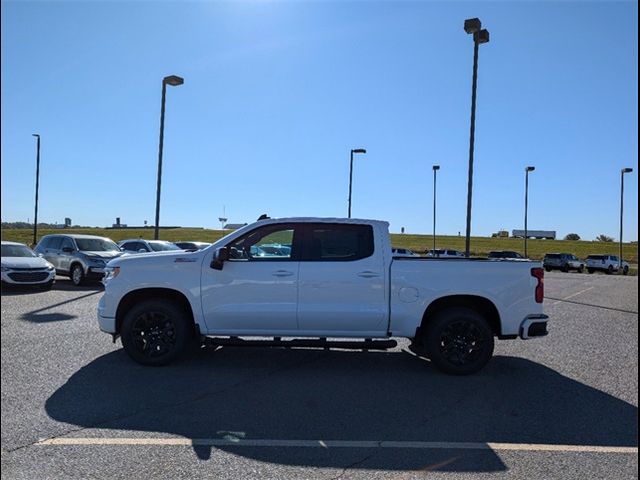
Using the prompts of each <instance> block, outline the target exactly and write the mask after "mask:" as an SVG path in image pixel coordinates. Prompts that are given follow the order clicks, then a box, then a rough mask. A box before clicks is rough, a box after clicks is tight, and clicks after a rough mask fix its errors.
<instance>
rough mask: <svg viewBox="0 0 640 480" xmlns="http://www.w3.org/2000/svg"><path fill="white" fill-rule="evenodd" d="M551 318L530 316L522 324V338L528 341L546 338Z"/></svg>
mask: <svg viewBox="0 0 640 480" xmlns="http://www.w3.org/2000/svg"><path fill="white" fill-rule="evenodd" d="M548 321H549V317H548V316H547V315H544V314H542V313H541V314H537V315H528V316H527V317H526V318H525V319H524V320H523V321H522V323H521V324H520V338H522V339H523V340H527V339H529V338H533V337H544V336H545V335H547V334H548V333H549V332H548V331H547V322H548Z"/></svg>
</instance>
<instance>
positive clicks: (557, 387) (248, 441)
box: [1, 272, 638, 480]
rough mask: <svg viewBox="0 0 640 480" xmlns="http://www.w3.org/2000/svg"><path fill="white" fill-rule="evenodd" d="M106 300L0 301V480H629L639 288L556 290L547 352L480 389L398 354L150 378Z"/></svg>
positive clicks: (281, 359)
mask: <svg viewBox="0 0 640 480" xmlns="http://www.w3.org/2000/svg"><path fill="white" fill-rule="evenodd" d="M101 290H102V289H101V287H100V286H99V285H95V286H90V287H84V288H81V289H77V288H74V287H72V286H71V284H70V282H69V281H68V280H66V279H64V278H60V279H59V280H58V282H57V284H56V285H55V286H54V289H53V290H52V291H50V292H43V293H22V292H15V291H3V293H2V349H1V355H2V478H7V479H29V480H33V479H48V478H51V479H61V478H83V479H84V478H158V479H165V478H166V479H175V478H234V479H236V478H261V479H262V478H285V477H286V478H325V479H337V478H341V479H343V478H357V479H377V478H387V479H408V478H426V477H429V478H456V479H457V478H464V479H466V478H503V477H509V478H523V479H525V478H527V479H528V478H575V479H580V480H582V479H584V478H590V479H591V478H603V479H604V478H607V479H610V478H637V472H638V450H637V447H638V436H637V419H638V277H621V276H606V275H587V274H576V273H570V274H566V273H555V272H553V273H548V274H546V296H547V299H546V301H545V310H546V313H548V314H549V315H550V317H551V323H550V328H549V330H550V334H549V336H547V337H545V338H542V339H536V340H531V341H526V342H525V341H521V340H512V341H502V342H497V345H496V352H495V358H494V359H493V360H492V361H491V362H490V364H489V365H488V366H487V367H486V368H485V369H484V370H483V371H481V372H480V373H479V374H477V375H474V376H470V377H451V376H446V375H443V374H441V373H439V372H437V371H436V370H435V369H434V368H433V367H432V366H431V365H430V364H429V362H428V361H425V360H422V359H420V358H417V357H415V356H413V355H412V354H410V353H409V352H407V351H406V347H407V343H406V342H404V341H401V342H399V346H398V347H397V348H396V349H394V350H392V351H388V352H361V351H356V352H353V351H338V350H332V351H325V350H314V349H294V350H285V349H254V348H229V347H227V348H222V349H219V350H216V351H212V350H201V351H197V352H194V353H193V354H191V355H190V356H189V357H188V358H186V359H184V360H183V361H181V362H179V363H177V364H175V365H172V366H169V367H164V368H148V367H147V368H146V367H142V366H139V365H137V364H134V363H132V362H131V361H130V360H129V359H128V357H127V356H126V355H125V354H124V352H123V351H122V350H121V348H120V343H119V342H118V343H117V344H112V343H111V339H110V337H109V336H107V335H105V334H103V333H100V332H99V331H98V328H97V324H96V320H95V311H96V305H97V302H98V299H99V297H100V295H101Z"/></svg>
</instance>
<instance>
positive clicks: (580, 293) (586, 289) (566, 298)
mask: <svg viewBox="0 0 640 480" xmlns="http://www.w3.org/2000/svg"><path fill="white" fill-rule="evenodd" d="M593 288H594V287H588V288H585V289H584V290H580V291H579V292H576V293H574V294H572V295H569V296H568V297H564V298H563V299H562V300H558V301H557V302H555V303H554V304H553V305H557V304H559V303H561V302H564V301H565V300H569V299H570V298H573V297H577V296H578V295H582V294H583V293H584V292H588V291H589V290H593Z"/></svg>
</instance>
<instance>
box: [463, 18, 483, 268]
mask: <svg viewBox="0 0 640 480" xmlns="http://www.w3.org/2000/svg"><path fill="white" fill-rule="evenodd" d="M464 31H465V32H467V33H468V34H473V82H472V84H471V127H470V131H469V179H468V182H467V235H466V239H465V256H467V257H468V256H469V247H470V243H471V192H472V190H473V143H474V140H475V130H476V87H477V85H478V47H479V46H480V44H482V43H488V42H489V31H488V30H486V29H482V23H481V22H480V19H478V18H470V19H468V20H465V21H464Z"/></svg>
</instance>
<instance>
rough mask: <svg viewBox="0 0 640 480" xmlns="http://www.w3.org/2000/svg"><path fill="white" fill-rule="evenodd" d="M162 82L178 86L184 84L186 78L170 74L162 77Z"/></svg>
mask: <svg viewBox="0 0 640 480" xmlns="http://www.w3.org/2000/svg"><path fill="white" fill-rule="evenodd" d="M162 83H165V84H167V85H171V86H172V87H177V86H178V85H182V84H183V83H184V78H182V77H179V76H177V75H169V76H168V77H164V78H163V79H162Z"/></svg>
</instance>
